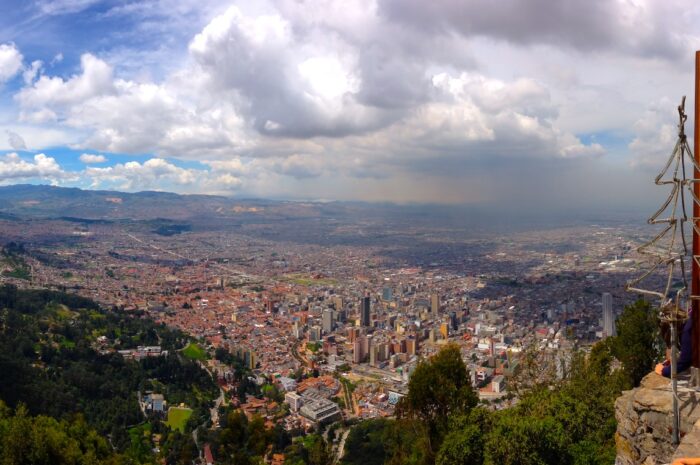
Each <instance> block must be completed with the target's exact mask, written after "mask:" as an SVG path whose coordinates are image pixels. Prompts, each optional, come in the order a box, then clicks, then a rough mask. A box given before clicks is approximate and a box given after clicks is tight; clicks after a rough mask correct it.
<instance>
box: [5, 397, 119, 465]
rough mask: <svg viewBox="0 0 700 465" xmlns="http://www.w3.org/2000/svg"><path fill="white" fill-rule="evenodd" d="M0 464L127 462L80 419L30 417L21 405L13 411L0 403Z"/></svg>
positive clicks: (97, 464)
mask: <svg viewBox="0 0 700 465" xmlns="http://www.w3.org/2000/svg"><path fill="white" fill-rule="evenodd" d="M0 463H2V464H8V465H9V464H32V465H55V464H67V465H68V464H70V465H117V464H126V463H129V461H128V460H127V458H126V457H124V456H123V455H121V454H115V453H114V452H113V451H112V448H111V447H110V446H109V444H108V442H107V440H106V439H105V438H104V437H102V436H101V435H99V434H97V432H96V431H94V430H92V429H90V428H89V427H88V425H87V424H86V423H85V420H84V419H83V418H82V417H80V416H76V417H75V418H74V419H73V420H70V421H68V420H61V421H59V420H56V419H54V418H51V417H47V416H37V417H31V416H29V414H28V412H27V408H26V407H25V406H24V405H20V406H19V407H18V408H17V410H16V411H14V412H13V411H12V410H11V409H9V408H8V407H7V406H6V405H5V404H4V403H3V402H2V401H0ZM132 463H133V462H132Z"/></svg>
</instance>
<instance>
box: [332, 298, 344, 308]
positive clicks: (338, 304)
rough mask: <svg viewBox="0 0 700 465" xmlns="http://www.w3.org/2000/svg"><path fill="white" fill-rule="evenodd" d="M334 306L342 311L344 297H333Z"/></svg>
mask: <svg viewBox="0 0 700 465" xmlns="http://www.w3.org/2000/svg"><path fill="white" fill-rule="evenodd" d="M333 306H334V307H335V310H336V311H338V312H339V311H341V310H342V309H343V298H342V297H338V296H336V297H333Z"/></svg>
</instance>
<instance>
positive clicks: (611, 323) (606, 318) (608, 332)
mask: <svg viewBox="0 0 700 465" xmlns="http://www.w3.org/2000/svg"><path fill="white" fill-rule="evenodd" d="M616 334H617V331H615V317H614V316H613V300H612V295H610V293H609V292H605V293H604V294H603V337H607V336H615V335H616Z"/></svg>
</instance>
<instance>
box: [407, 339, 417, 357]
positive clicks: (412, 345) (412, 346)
mask: <svg viewBox="0 0 700 465" xmlns="http://www.w3.org/2000/svg"><path fill="white" fill-rule="evenodd" d="M417 350H418V342H417V341H416V339H415V338H414V337H409V338H408V339H406V353H407V354H408V355H416V351H417Z"/></svg>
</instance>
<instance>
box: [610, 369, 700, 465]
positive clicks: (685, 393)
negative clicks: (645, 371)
mask: <svg viewBox="0 0 700 465" xmlns="http://www.w3.org/2000/svg"><path fill="white" fill-rule="evenodd" d="M686 386H687V384H685V383H680V382H679V389H678V399H679V407H680V408H679V410H680V415H681V422H680V423H681V424H680V426H681V431H680V435H681V444H680V445H679V446H676V445H674V444H672V442H671V439H672V438H671V431H672V425H673V398H672V394H671V382H670V380H668V379H667V378H663V377H661V376H659V375H657V374H655V373H651V374H649V375H647V376H645V377H644V379H643V380H642V382H641V383H640V386H639V387H638V388H636V389H632V390H630V391H624V392H623V393H622V395H620V397H618V398H617V400H616V401H615V418H616V419H617V433H616V434H615V444H616V446H617V458H616V460H615V463H616V465H655V464H661V463H669V462H671V460H672V458H675V457H676V456H678V457H681V456H683V457H691V456H692V457H700V392H696V391H695V390H692V389H689V388H687V387H686ZM679 454H680V455H679Z"/></svg>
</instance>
